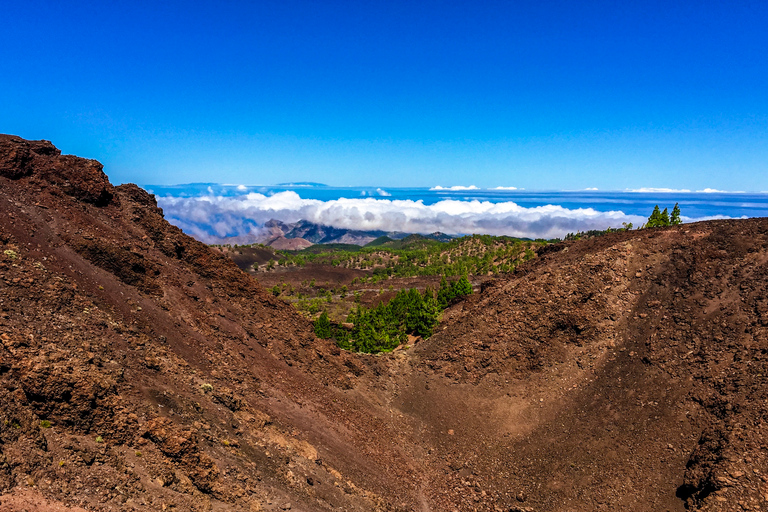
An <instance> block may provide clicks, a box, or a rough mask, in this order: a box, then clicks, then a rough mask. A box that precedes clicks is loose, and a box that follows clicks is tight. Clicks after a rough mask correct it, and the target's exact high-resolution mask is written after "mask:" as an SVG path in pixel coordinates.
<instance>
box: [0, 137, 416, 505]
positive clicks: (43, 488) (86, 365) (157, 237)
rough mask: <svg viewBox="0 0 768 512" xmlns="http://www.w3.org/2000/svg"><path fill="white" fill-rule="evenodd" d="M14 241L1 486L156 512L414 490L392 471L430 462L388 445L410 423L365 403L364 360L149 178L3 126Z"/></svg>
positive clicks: (3, 336)
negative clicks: (127, 181)
mask: <svg viewBox="0 0 768 512" xmlns="http://www.w3.org/2000/svg"><path fill="white" fill-rule="evenodd" d="M0 246H1V247H0V340H2V342H1V343H0V493H6V494H9V495H13V494H15V493H18V492H21V490H23V489H25V488H27V487H32V488H34V489H35V490H37V491H38V492H41V493H42V494H43V495H44V496H45V497H46V498H47V499H48V500H49V501H51V500H52V501H51V503H54V504H55V503H56V502H60V503H63V504H66V505H70V506H71V505H79V506H82V507H84V508H102V509H107V507H110V506H111V507H113V508H114V507H115V506H117V507H118V508H125V509H131V508H135V509H137V510H159V509H160V508H162V507H163V506H166V507H167V506H170V505H173V506H174V507H175V508H176V509H177V510H211V509H222V507H223V509H226V510H259V509H265V510H277V509H279V508H280V507H284V506H286V504H287V503H291V505H292V509H293V510H336V509H339V508H346V509H348V510H372V509H374V508H376V507H377V504H378V503H379V502H381V503H384V505H383V506H382V507H381V508H382V509H390V508H391V507H389V506H388V505H387V503H393V502H396V501H397V500H396V499H395V496H399V494H401V489H400V485H399V484H397V483H396V482H390V481H388V480H387V479H386V478H385V477H384V475H385V471H384V470H383V469H382V465H384V464H386V465H387V466H391V467H395V468H398V469H399V470H400V471H401V472H402V473H403V474H406V473H408V472H409V471H411V469H410V468H409V467H408V463H407V461H405V460H404V458H403V457H401V456H399V455H398V454H397V449H396V447H394V445H393V443H394V441H393V442H392V443H387V442H386V441H385V442H383V443H381V444H380V445H379V446H368V444H367V443H368V441H369V440H370V438H371V436H372V435H374V433H375V432H378V433H383V434H386V432H387V431H388V429H390V428H392V427H391V426H390V425H389V424H386V423H383V422H382V419H381V418H380V417H379V416H377V415H376V414H375V413H371V412H370V410H369V409H370V408H369V407H368V406H367V405H366V404H365V403H362V405H361V404H358V403H357V399H356V398H355V397H354V396H352V397H351V398H346V397H345V395H344V393H345V392H344V389H349V388H351V387H352V383H351V378H350V375H352V374H351V373H350V367H348V366H346V365H345V364H348V365H349V366H351V367H352V368H355V366H354V363H353V362H352V359H353V358H354V356H349V355H347V354H342V353H340V352H339V350H338V349H337V348H336V347H333V346H331V345H330V344H329V343H327V342H322V341H318V340H316V339H315V338H314V335H313V334H312V332H311V326H310V325H309V324H308V322H307V321H306V320H304V319H303V318H302V317H300V316H299V315H297V314H295V313H294V311H293V310H292V309H291V308H290V307H289V306H287V305H285V304H283V303H282V302H280V301H277V300H276V299H273V298H271V297H269V296H267V295H266V294H265V293H263V292H262V290H261V289H260V288H259V287H258V285H257V284H256V283H255V281H254V280H253V279H252V278H250V277H249V276H248V275H246V274H244V273H243V272H241V271H240V270H239V269H238V268H237V267H236V266H235V265H234V264H233V263H232V262H231V261H230V260H229V259H228V258H226V257H224V256H222V255H220V254H217V253H215V252H214V251H211V250H209V248H208V247H206V246H205V245H203V244H201V243H198V242H196V241H195V240H193V239H191V238H189V237H187V236H185V235H184V234H182V233H181V232H180V231H179V230H178V229H176V228H174V227H172V226H170V225H169V224H168V223H167V222H165V220H164V219H163V218H162V212H161V211H160V210H159V209H158V208H157V206H156V204H155V202H154V199H153V198H152V197H151V196H149V195H148V194H147V193H145V192H144V191H142V190H141V189H139V188H138V187H136V186H134V185H124V186H119V187H113V186H112V185H110V184H109V182H108V181H107V178H106V176H105V175H104V173H103V172H102V170H101V165H100V164H98V162H95V161H92V160H84V159H78V158H76V157H71V156H61V155H59V152H58V150H56V149H55V148H54V147H53V146H52V145H51V144H50V143H47V142H45V141H37V142H29V141H23V140H21V139H18V138H14V137H9V136H2V137H0ZM298 361H300V362H301V364H300V365H299V364H297V363H296V362H298ZM348 416H354V417H355V418H357V421H358V422H362V426H361V427H360V429H359V430H355V431H353V432H350V431H348V429H347V427H346V425H345V423H344V420H346V418H347V417H348ZM339 418H340V419H339ZM384 438H385V439H387V436H386V435H384ZM391 438H392V439H393V440H394V439H396V438H397V435H395V434H393V435H392V436H391ZM379 451H384V452H386V453H384V454H382V455H379ZM358 474H361V475H362V476H360V477H357V478H356V479H355V481H354V483H353V482H348V479H349V476H348V475H358ZM369 489H373V490H369ZM8 500H10V498H8V497H5V498H0V505H2V506H5V502H6V501H8ZM9 506H10V505H9ZM51 506H53V505H51Z"/></svg>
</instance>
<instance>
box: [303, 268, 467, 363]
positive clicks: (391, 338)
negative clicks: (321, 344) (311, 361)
mask: <svg viewBox="0 0 768 512" xmlns="http://www.w3.org/2000/svg"><path fill="white" fill-rule="evenodd" d="M471 293H472V285H471V284H470V282H469V279H468V278H467V276H466V275H464V276H462V277H461V278H460V279H457V280H456V281H454V282H453V283H449V282H448V280H447V279H446V278H445V277H443V279H442V280H441V283H440V289H439V290H438V291H437V293H435V292H434V291H432V290H430V289H429V288H427V289H426V290H424V292H423V293H420V292H419V291H418V290H416V289H415V288H411V289H408V290H400V291H399V292H398V293H397V295H395V297H394V298H393V299H392V300H390V301H389V302H387V303H384V302H381V303H379V305H377V306H375V307H373V308H370V309H366V308H364V307H362V306H360V305H359V304H358V306H357V308H356V309H355V310H353V311H352V313H350V315H349V317H348V318H347V322H348V323H351V324H353V327H352V329H351V330H347V329H345V328H343V327H340V326H334V325H333V324H332V323H331V321H330V319H329V318H328V314H327V313H326V312H325V311H323V313H322V314H321V315H320V317H319V318H318V319H317V320H315V334H316V335H317V336H318V337H319V338H334V339H335V340H336V343H337V344H338V345H339V347H341V348H343V349H346V350H354V351H356V352H367V353H378V352H388V351H391V350H394V349H395V348H397V346H398V345H400V344H402V343H404V342H405V341H406V340H407V336H408V335H409V334H411V335H414V336H421V337H422V338H428V337H430V336H431V335H432V332H433V330H434V328H435V326H436V325H437V321H438V317H439V315H440V312H441V311H442V310H443V309H445V308H446V307H447V306H448V305H449V304H450V303H451V302H452V301H453V300H455V299H456V298H457V297H462V296H465V295H469V294H471Z"/></svg>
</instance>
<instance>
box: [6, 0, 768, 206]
mask: <svg viewBox="0 0 768 512" xmlns="http://www.w3.org/2000/svg"><path fill="white" fill-rule="evenodd" d="M766 27H768V3H766V2H715V1H696V2H674V1H672V2H670V1H666V2H651V1H645V2H632V3H630V2H597V1H595V2H449V1H446V2H413V1H409V2H396V1H387V2H376V1H366V2H351V1H350V2H334V1H321V2H317V1H313V2H300V1H292V0H281V1H274V2H273V1H259V2H226V1H224V2H173V1H171V2H162V3H160V2H137V1H132V2H109V3H106V2H92V3H91V2H67V1H56V2H34V1H29V2H13V3H8V5H4V6H3V15H2V17H0V45H2V48H3V57H2V59H0V70H1V71H0V73H1V74H0V77H1V78H0V98H2V100H0V132H5V133H13V134H17V135H20V136H22V137H25V138H33V139H39V138H44V139H49V140H52V141H53V142H54V143H55V144H56V145H57V146H59V147H60V148H61V149H62V150H63V151H64V152H66V153H74V154H78V155H81V156H87V157H91V158H96V159H98V160H100V161H101V162H103V163H104V164H105V170H106V172H107V173H108V174H109V175H110V178H111V179H112V181H113V182H115V183H123V182H136V183H140V184H172V183H188V182H222V183H246V184H272V183H279V182H287V181H316V182H325V183H329V184H332V185H337V186H344V185H377V186H378V185H380V186H388V187H397V186H434V185H443V186H452V185H476V186H479V187H495V186H500V185H501V186H516V187H525V188H526V189H529V190H530V189H580V188H586V187H598V188H600V189H619V190H620V189H625V188H639V187H668V188H686V189H703V188H707V187H709V188H716V189H721V190H746V191H765V190H768V94H767V93H766V91H768V52H766V48H768V30H766Z"/></svg>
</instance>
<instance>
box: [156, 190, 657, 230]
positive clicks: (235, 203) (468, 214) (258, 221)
mask: <svg viewBox="0 0 768 512" xmlns="http://www.w3.org/2000/svg"><path fill="white" fill-rule="evenodd" d="M158 203H159V205H160V206H161V207H162V208H163V210H164V211H165V214H166V217H167V218H168V220H169V221H170V222H172V223H173V224H176V225H177V226H179V227H180V228H181V229H183V230H184V231H185V232H187V233H189V234H191V235H193V236H195V237H197V238H199V239H200V240H203V241H206V242H214V241H217V240H221V239H222V238H225V237H231V236H239V237H241V239H242V237H248V236H250V237H252V239H255V238H256V237H257V236H258V235H259V233H260V226H262V225H263V224H264V223H265V222H266V221H268V220H270V219H278V220H281V221H283V222H296V221H298V220H301V219H306V220H308V221H311V222H315V223H317V224H325V225H328V226H334V227H338V228H347V229H357V230H383V231H403V232H408V233H432V232H435V231H441V232H443V233H453V234H471V233H486V234H491V235H510V236H518V237H530V238H554V237H562V236H564V235H565V234H567V233H569V232H576V231H586V230H590V229H605V228H607V227H619V226H621V224H622V222H632V223H633V224H635V225H640V224H642V223H643V222H645V218H644V217H642V216H638V215H627V214H625V213H623V212H621V211H610V212H600V211H597V210H594V209H592V208H577V209H568V208H564V207H562V206H558V205H551V204H550V205H545V206H537V207H532V208H525V207H522V206H519V205H518V204H517V203H514V202H512V201H507V202H501V203H492V202H490V201H477V200H475V201H458V200H443V201H439V202H437V203H435V204H431V205H426V204H424V202H423V201H421V200H418V201H413V200H392V199H377V198H372V197H365V198H357V199H347V198H341V199H336V200H332V201H320V200H316V199H302V198H301V197H299V195H298V194H297V193H296V192H294V191H285V192H279V193H276V194H274V195H272V196H265V195H263V194H258V193H254V192H251V193H249V194H245V195H242V196H238V197H220V196H213V195H209V196H204V197H195V198H181V197H168V196H167V197H159V198H158Z"/></svg>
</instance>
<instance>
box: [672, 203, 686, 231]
mask: <svg viewBox="0 0 768 512" xmlns="http://www.w3.org/2000/svg"><path fill="white" fill-rule="evenodd" d="M669 223H670V224H671V225H673V226H679V225H680V224H682V223H683V221H682V219H680V205H679V204H678V203H675V207H674V208H672V216H671V217H670V219H669Z"/></svg>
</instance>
